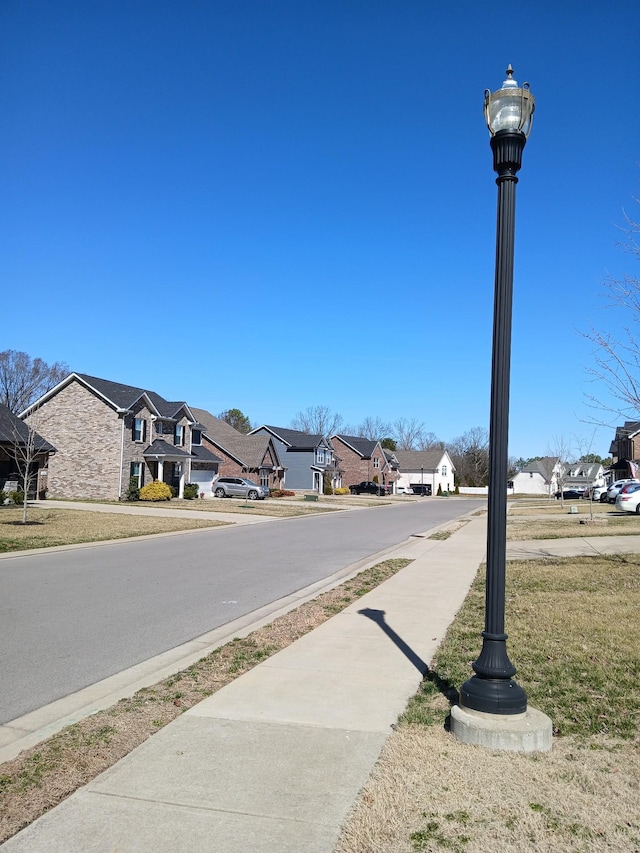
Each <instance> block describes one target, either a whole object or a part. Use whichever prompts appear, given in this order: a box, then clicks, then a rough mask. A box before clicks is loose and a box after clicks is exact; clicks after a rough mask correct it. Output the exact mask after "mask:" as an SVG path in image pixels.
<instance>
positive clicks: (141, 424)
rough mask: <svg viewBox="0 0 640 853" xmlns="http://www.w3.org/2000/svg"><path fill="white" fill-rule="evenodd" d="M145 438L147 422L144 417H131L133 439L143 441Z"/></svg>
mask: <svg viewBox="0 0 640 853" xmlns="http://www.w3.org/2000/svg"><path fill="white" fill-rule="evenodd" d="M146 438H147V422H146V421H145V420H144V418H134V419H133V440H134V441H145V439H146Z"/></svg>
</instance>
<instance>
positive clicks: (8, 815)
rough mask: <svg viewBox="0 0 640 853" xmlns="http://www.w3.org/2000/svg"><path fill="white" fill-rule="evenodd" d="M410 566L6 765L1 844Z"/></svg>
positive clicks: (332, 598) (272, 627) (360, 582)
mask: <svg viewBox="0 0 640 853" xmlns="http://www.w3.org/2000/svg"><path fill="white" fill-rule="evenodd" d="M410 562H411V560H406V559H391V560H385V561H384V562H382V563H378V564H377V565H375V566H373V567H371V568H369V569H365V570H364V571H362V572H360V573H359V574H357V575H356V576H355V577H353V578H350V579H349V580H347V581H345V582H344V583H343V584H341V585H340V586H338V587H335V588H334V589H332V590H329V591H328V592H325V593H322V594H321V595H319V596H317V598H315V599H313V600H312V601H308V602H306V603H305V604H302V605H301V606H300V607H298V608H296V609H295V610H292V611H290V612H289V613H287V614H285V615H284V616H281V617H279V618H278V619H275V620H274V621H273V622H272V623H270V624H269V625H266V626H265V627H263V628H260V629H258V630H257V631H254V632H252V633H251V634H249V635H248V636H247V637H245V638H242V639H240V638H238V639H235V640H233V641H232V642H230V643H227V644H226V645H224V646H221V647H220V648H219V649H215V650H214V651H213V652H211V653H210V654H209V655H207V656H206V657H204V658H202V660H200V661H198V662H197V663H195V664H193V665H192V666H190V667H188V668H187V669H185V670H183V671H181V672H178V673H176V674H175V675H172V676H170V677H169V678H166V679H165V680H164V681H161V682H160V683H159V684H156V685H154V686H153V687H146V688H143V689H142V690H139V691H138V692H137V693H136V694H135V695H134V696H132V697H130V698H127V699H122V700H120V702H118V703H117V704H116V705H114V706H113V707H112V708H109V709H107V710H105V711H100V712H98V713H97V714H94V715H93V716H91V717H87V718H86V719H85V720H82V721H80V722H78V723H75V724H74V725H72V726H69V727H67V728H66V729H64V730H63V731H61V732H59V733H58V734H56V735H54V736H53V737H51V738H49V739H48V740H46V741H44V742H43V743H41V744H39V745H38V746H36V747H33V748H32V749H29V750H25V751H24V752H22V753H21V754H20V755H19V756H17V757H16V758H15V759H13V760H12V761H8V762H6V763H5V764H3V765H2V766H1V767H0V843H2V842H4V841H6V840H7V838H10V837H11V836H12V835H14V834H15V833H16V832H18V831H19V830H20V829H22V828H23V827H24V826H27V825H28V824H29V823H31V822H32V821H34V820H35V819H36V818H37V817H39V816H40V815H42V814H44V812H46V811H48V810H49V809H51V808H53V807H54V806H55V805H57V804H58V803H60V802H61V801H62V800H63V799H65V798H66V797H68V796H69V795H70V794H72V793H73V792H74V791H75V790H77V789H78V788H79V787H81V786H82V785H86V784H87V782H90V781H91V779H94V778H95V777H96V776H97V775H98V774H99V773H101V772H102V771H103V770H106V769H107V768H108V767H111V766H112V765H113V764H115V763H116V762H117V761H119V760H120V759H121V758H123V757H124V756H125V755H128V753H130V752H131V751H132V750H133V749H135V747H136V746H138V745H139V744H141V743H143V742H144V741H145V740H146V739H147V738H148V737H150V736H151V735H153V734H154V733H155V732H157V731H158V730H159V729H161V728H163V727H164V726H165V725H167V723H170V722H171V721H172V720H174V719H175V718H176V717H178V716H179V715H180V714H182V713H183V712H184V711H186V710H188V709H189V708H191V707H193V705H195V704H197V703H198V702H200V701H202V699H204V698H206V697H207V696H210V695H211V694H212V693H215V692H216V691H217V690H219V689H220V688H221V687H224V686H225V685H226V684H229V682H231V681H233V680H234V679H235V678H238V677H239V676H240V675H242V674H243V673H245V672H247V671H248V670H250V669H252V668H253V667H254V666H256V665H257V664H259V663H260V662H261V661H263V660H265V659H266V658H268V657H270V656H271V655H273V654H275V653H276V652H278V651H280V650H281V649H283V648H285V647H286V646H288V645H290V644H291V643H294V642H295V641H296V640H297V639H299V638H300V637H302V636H303V635H304V634H306V633H308V632H309V631H311V630H313V628H316V627H317V626H318V625H320V624H322V623H323V622H326V621H327V620H328V619H330V618H331V617H332V616H333V615H335V614H336V613H339V612H340V611H342V610H344V609H345V607H347V606H348V605H349V604H351V603H352V602H354V601H356V600H357V599H359V598H360V597H361V596H363V595H365V594H366V593H367V592H369V591H370V590H372V589H374V588H375V587H376V586H379V585H380V584H381V583H383V581H385V580H387V578H390V577H392V576H393V575H395V574H396V573H397V572H399V571H400V569H403V568H404V567H405V566H407V565H408V564H409V563H410Z"/></svg>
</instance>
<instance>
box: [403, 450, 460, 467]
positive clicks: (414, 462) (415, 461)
mask: <svg viewBox="0 0 640 853" xmlns="http://www.w3.org/2000/svg"><path fill="white" fill-rule="evenodd" d="M444 456H446V457H447V459H448V460H449V462H448V463H447V464H448V465H450V466H451V469H452V470H453V471H455V470H456V469H455V465H454V464H453V462H452V460H451V457H450V456H449V454H448V453H447V451H446V450H396V457H397V459H398V462H399V463H400V470H401V471H419V470H420V469H421V468H424V470H425V471H435V470H436V468H439V467H440V463H441V462H442V459H443V458H444Z"/></svg>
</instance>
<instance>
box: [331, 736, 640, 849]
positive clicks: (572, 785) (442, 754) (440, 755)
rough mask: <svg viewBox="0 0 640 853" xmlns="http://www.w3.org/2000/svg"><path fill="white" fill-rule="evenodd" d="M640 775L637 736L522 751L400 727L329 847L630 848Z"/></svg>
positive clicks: (635, 843)
mask: <svg viewBox="0 0 640 853" xmlns="http://www.w3.org/2000/svg"><path fill="white" fill-rule="evenodd" d="M639 778H640V749H639V746H638V743H637V742H636V743H635V744H629V743H626V742H621V741H616V740H613V739H609V738H605V737H600V738H597V739H594V740H590V741H584V740H581V739H578V738H563V739H561V740H556V741H555V742H554V746H553V750H552V751H551V752H547V753H537V754H533V755H520V754H513V753H503V752H492V751H491V750H486V749H483V748H481V747H474V746H468V745H466V744H461V743H459V742H457V741H456V740H455V739H454V738H453V737H452V736H451V735H450V734H449V733H448V732H446V731H445V730H444V729H443V728H442V727H441V726H439V727H428V728H425V727H422V726H417V725H411V726H404V727H402V728H401V729H400V730H398V731H397V732H395V733H394V734H393V735H392V736H391V738H390V739H389V741H388V742H387V745H386V746H385V748H384V750H383V753H382V755H381V757H380V760H379V762H378V764H377V765H376V768H375V770H374V772H373V774H372V776H371V778H370V780H369V782H368V784H367V786H366V788H365V789H364V791H363V793H362V795H361V798H360V801H359V803H358V805H357V807H356V809H355V810H354V812H353V813H352V815H351V819H350V821H349V823H348V824H347V826H346V828H345V830H344V833H343V835H342V838H341V840H340V842H339V844H338V847H337V848H336V851H335V853H415V851H420V850H424V851H432V852H433V853H435V851H453V852H454V853H488V851H491V853H513V851H517V853H529V851H530V853H567V851H581V853H596V851H597V853H600V852H601V851H602V853H604V851H612V853H613V851H615V853H623V851H628V853H632V851H634V852H635V853H637V851H638V850H639V849H640V817H639V812H638V803H639V802H640V799H639V791H638V779H639Z"/></svg>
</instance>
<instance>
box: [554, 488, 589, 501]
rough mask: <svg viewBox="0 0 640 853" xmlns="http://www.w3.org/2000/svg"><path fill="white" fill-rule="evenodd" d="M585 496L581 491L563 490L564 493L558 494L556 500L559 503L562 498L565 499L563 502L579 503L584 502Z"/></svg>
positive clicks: (558, 492)
mask: <svg viewBox="0 0 640 853" xmlns="http://www.w3.org/2000/svg"><path fill="white" fill-rule="evenodd" d="M584 495H585V493H584V492H581V491H579V490H578V489H563V490H562V492H560V491H557V492H556V500H558V501H559V500H560V498H563V500H565V501H567V500H569V501H579V500H582V498H583V497H584Z"/></svg>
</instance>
